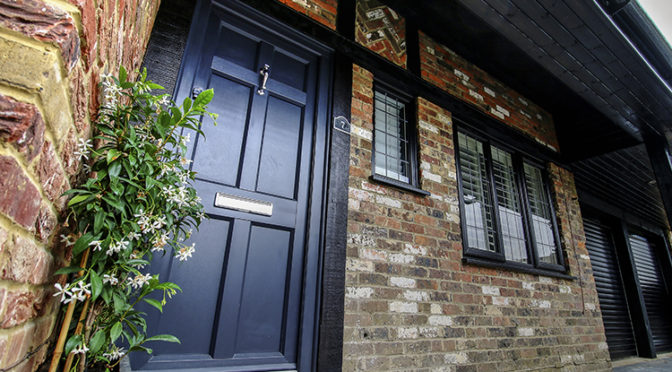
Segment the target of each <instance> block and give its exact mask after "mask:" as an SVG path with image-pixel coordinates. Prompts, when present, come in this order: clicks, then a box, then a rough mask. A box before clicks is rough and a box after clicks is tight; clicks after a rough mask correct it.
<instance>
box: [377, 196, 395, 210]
mask: <svg viewBox="0 0 672 372" xmlns="http://www.w3.org/2000/svg"><path fill="white" fill-rule="evenodd" d="M376 203H378V204H383V205H386V206H388V207H392V208H401V201H399V200H396V199H392V198H388V197H386V196H382V195H376Z"/></svg>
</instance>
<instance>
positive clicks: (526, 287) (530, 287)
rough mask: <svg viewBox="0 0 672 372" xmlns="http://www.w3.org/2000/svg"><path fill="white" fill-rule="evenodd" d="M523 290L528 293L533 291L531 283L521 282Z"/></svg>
mask: <svg viewBox="0 0 672 372" xmlns="http://www.w3.org/2000/svg"><path fill="white" fill-rule="evenodd" d="M523 288H524V289H528V290H530V291H534V283H532V282H523Z"/></svg>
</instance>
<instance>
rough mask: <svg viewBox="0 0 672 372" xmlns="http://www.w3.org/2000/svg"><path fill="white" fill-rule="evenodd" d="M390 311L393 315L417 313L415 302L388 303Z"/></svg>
mask: <svg viewBox="0 0 672 372" xmlns="http://www.w3.org/2000/svg"><path fill="white" fill-rule="evenodd" d="M389 306H390V311H391V312H393V313H417V312H418V304H416V303H415V302H400V301H393V302H390V304H389Z"/></svg>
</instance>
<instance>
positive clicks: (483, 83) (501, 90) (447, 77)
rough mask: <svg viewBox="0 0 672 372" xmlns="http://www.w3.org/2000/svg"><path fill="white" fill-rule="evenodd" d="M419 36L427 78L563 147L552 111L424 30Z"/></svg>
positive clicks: (553, 145) (533, 136)
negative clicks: (559, 140) (548, 110)
mask: <svg viewBox="0 0 672 372" xmlns="http://www.w3.org/2000/svg"><path fill="white" fill-rule="evenodd" d="M419 39H420V66H421V73H422V78H423V79H425V80H427V81H429V82H431V83H433V84H435V85H436V86H438V87H440V88H443V89H444V90H446V91H447V92H448V93H450V94H452V95H454V96H456V97H458V98H460V99H462V100H464V101H467V102H470V103H472V104H474V105H476V107H478V108H480V109H481V110H482V111H484V112H486V113H487V114H489V115H490V116H492V117H494V118H495V119H497V120H501V121H503V122H504V123H506V124H508V125H510V126H512V127H514V128H516V129H518V130H520V131H522V132H523V133H524V134H525V135H527V136H528V137H529V138H531V139H533V140H535V141H537V142H539V143H541V144H543V145H546V146H547V147H549V148H551V149H553V150H555V151H558V150H559V146H558V139H557V137H556V134H555V125H554V124H553V118H552V117H551V115H550V114H549V113H548V112H546V111H545V110H544V109H542V108H541V107H539V106H538V105H536V104H535V103H534V102H532V101H531V100H529V99H528V98H526V97H523V96H521V95H520V94H519V93H517V92H516V91H514V90H513V89H511V88H509V87H507V86H506V85H504V84H502V83H501V82H499V81H497V80H496V79H494V78H493V77H492V76H490V75H489V74H488V73H487V72H485V71H483V70H481V69H480V68H478V67H477V66H475V65H473V64H472V63H469V62H468V61H467V60H465V59H464V58H462V57H460V56H459V55H457V54H455V52H453V51H452V50H450V49H448V48H446V47H445V46H443V45H441V44H439V43H438V42H436V41H434V40H432V39H431V38H430V37H429V36H427V35H425V34H424V33H423V32H420V35H419ZM502 63H506V62H505V61H502Z"/></svg>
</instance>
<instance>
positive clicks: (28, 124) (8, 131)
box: [0, 94, 44, 161]
mask: <svg viewBox="0 0 672 372" xmlns="http://www.w3.org/2000/svg"><path fill="white" fill-rule="evenodd" d="M0 140H2V141H4V142H6V143H11V144H13V145H14V147H16V149H17V150H18V151H19V152H21V153H22V154H24V156H25V157H26V159H27V160H28V161H31V160H33V158H35V156H37V155H38V154H39V153H40V150H41V149H42V144H43V143H44V120H43V119H42V115H41V114H40V111H39V110H38V109H37V107H36V106H35V105H33V104H31V103H24V102H20V101H17V100H15V99H13V98H11V97H8V96H5V95H2V94H0Z"/></svg>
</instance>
